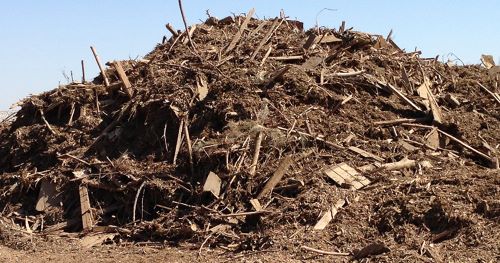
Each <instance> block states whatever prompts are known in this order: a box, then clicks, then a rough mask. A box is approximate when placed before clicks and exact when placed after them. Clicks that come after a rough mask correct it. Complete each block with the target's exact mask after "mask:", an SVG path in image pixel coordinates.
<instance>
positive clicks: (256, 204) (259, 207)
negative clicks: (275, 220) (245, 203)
mask: <svg viewBox="0 0 500 263" xmlns="http://www.w3.org/2000/svg"><path fill="white" fill-rule="evenodd" d="M250 204H251V205H252V206H253V208H254V209H255V211H262V210H263V208H262V205H261V204H260V202H259V200H258V199H251V200H250Z"/></svg>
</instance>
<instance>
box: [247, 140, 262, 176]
mask: <svg viewBox="0 0 500 263" xmlns="http://www.w3.org/2000/svg"><path fill="white" fill-rule="evenodd" d="M263 137H264V133H263V132H262V131H259V133H258V134H257V137H256V139H255V149H254V151H253V158H252V166H250V175H251V176H254V175H255V171H256V170H257V162H258V161H259V155H260V145H261V144H262V138H263Z"/></svg>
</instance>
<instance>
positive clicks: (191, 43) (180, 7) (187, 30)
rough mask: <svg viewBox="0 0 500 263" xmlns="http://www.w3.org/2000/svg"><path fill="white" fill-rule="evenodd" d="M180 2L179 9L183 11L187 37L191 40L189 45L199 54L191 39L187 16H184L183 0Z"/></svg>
mask: <svg viewBox="0 0 500 263" xmlns="http://www.w3.org/2000/svg"><path fill="white" fill-rule="evenodd" d="M178 2H179V9H180V11H181V16H182V22H184V28H185V29H186V34H187V37H188V40H189V44H190V45H191V47H192V48H193V51H194V52H195V53H198V51H196V47H195V46H194V43H193V40H192V39H191V36H190V35H189V29H188V25H187V22H186V16H185V15H184V9H183V8H182V0H179V1H178Z"/></svg>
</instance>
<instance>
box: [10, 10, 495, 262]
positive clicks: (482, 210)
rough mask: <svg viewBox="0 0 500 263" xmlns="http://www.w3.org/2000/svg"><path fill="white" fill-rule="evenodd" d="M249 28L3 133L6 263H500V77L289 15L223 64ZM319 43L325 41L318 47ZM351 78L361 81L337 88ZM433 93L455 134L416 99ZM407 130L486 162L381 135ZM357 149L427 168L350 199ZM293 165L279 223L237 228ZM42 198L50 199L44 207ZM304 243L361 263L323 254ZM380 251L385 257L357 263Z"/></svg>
mask: <svg viewBox="0 0 500 263" xmlns="http://www.w3.org/2000/svg"><path fill="white" fill-rule="evenodd" d="M243 20H244V17H236V18H226V19H223V20H220V21H216V20H214V19H209V20H207V22H206V23H204V24H200V25H197V26H196V30H195V31H194V34H193V37H192V39H193V41H194V43H195V44H196V50H194V49H193V48H192V47H191V46H190V45H189V43H188V39H187V38H186V37H185V34H182V35H180V36H179V37H172V38H171V39H169V40H168V41H166V42H165V43H164V44H160V45H158V46H157V47H156V48H155V49H154V50H153V51H152V52H151V53H150V54H149V55H147V56H146V60H141V61H122V62H121V63H122V64H123V65H124V68H125V72H126V74H127V76H128V78H129V79H130V82H131V83H132V92H133V94H132V96H131V97H129V96H128V95H127V92H126V89H124V88H123V87H122V84H121V81H120V79H119V77H118V75H117V72H116V71H115V70H114V68H108V69H107V70H106V75H107V76H108V78H109V79H110V82H111V85H110V86H109V87H105V86H104V85H103V76H102V75H101V76H98V77H97V78H96V79H95V80H94V81H93V82H92V83H84V84H78V83H71V84H69V85H65V86H61V87H59V88H58V89H55V90H52V91H48V92H46V93H44V94H41V95H38V96H33V97H30V98H28V99H26V100H24V101H22V102H20V106H21V109H20V111H19V112H18V113H17V115H16V116H15V118H11V119H7V120H6V121H2V124H1V126H0V176H1V178H2V180H1V182H0V208H1V209H2V214H1V216H2V218H1V220H2V225H3V226H2V232H1V234H2V235H1V237H2V239H1V243H2V244H3V245H4V247H2V248H1V250H0V251H1V254H0V259H1V257H3V255H4V253H7V252H8V253H9V256H6V257H5V260H13V261H15V260H16V259H17V257H18V256H19V257H27V258H30V259H33V260H35V259H39V260H42V261H51V260H53V261H76V260H82V261H83V260H86V259H89V258H91V259H92V260H94V259H95V260H96V261H132V262H135V261H137V262H141V261H150V260H155V261H156V260H160V259H164V260H165V259H166V260H167V261H169V262H170V261H172V262H175V261H178V262H191V261H195V260H200V258H202V259H203V260H206V261H217V262H221V261H224V260H229V261H232V260H242V261H244V260H250V261H251V260H254V261H257V260H260V261H263V262H276V261H282V262H288V261H293V260H296V261H301V260H311V261H320V262H321V261H324V262H331V261H332V260H333V261H339V262H348V261H350V260H353V259H354V260H360V261H363V260H365V261H366V260H375V261H377V262H378V261H380V262H441V261H447V262H448V261H457V262H495V261H498V260H499V258H500V246H499V242H498V240H500V231H499V230H500V227H499V218H500V212H499V211H500V203H499V197H500V195H499V192H500V187H499V186H500V184H499V180H500V177H499V175H500V173H499V170H498V169H497V170H495V169H491V168H490V167H491V165H492V161H493V160H494V158H495V157H496V156H497V153H496V151H497V149H498V147H499V144H500V125H499V120H500V105H499V104H498V103H496V101H495V99H494V98H493V96H491V95H490V94H488V93H486V92H485V91H484V90H483V89H481V88H480V87H479V84H482V85H484V86H485V87H488V88H489V89H491V90H492V91H493V92H498V91H497V90H496V87H497V86H498V83H497V79H498V76H497V75H494V74H492V72H495V70H494V69H495V68H493V70H488V69H486V68H484V67H482V66H479V65H470V66H456V65H452V64H450V63H448V64H443V63H441V62H438V61H437V60H435V59H425V58H421V57H420V55H419V53H418V52H413V53H406V52H405V51H403V50H401V49H399V48H398V47H397V45H396V44H395V43H394V42H393V41H392V40H390V39H387V40H384V39H383V38H382V37H380V36H376V35H369V34H366V33H362V32H356V31H353V30H346V29H344V28H340V29H314V30H309V31H307V32H304V31H303V29H302V24H301V23H300V22H298V21H292V20H286V19H281V18H276V19H275V20H270V21H264V20H256V19H252V20H250V21H249V23H248V26H247V27H246V29H244V30H243V31H242V34H241V39H238V41H237V42H236V45H235V46H234V48H233V49H232V50H229V51H227V49H228V46H229V43H231V41H232V40H233V39H234V38H235V36H236V35H238V34H237V32H238V31H239V30H240V28H241V27H242V25H243V24H244V23H243ZM268 32H269V33H270V34H268ZM314 35H316V36H317V38H316V44H315V45H312V46H307V45H305V43H307V40H308V39H313V37H311V36H314ZM266 36H270V37H269V39H266ZM327 40H328V41H327ZM260 43H263V46H262V47H261V48H260V49H259V50H257V48H258V47H259V46H260ZM268 50H270V55H269V57H267V58H266V52H267V51H268ZM291 56H298V57H294V58H292V57H291ZM252 58H254V59H252ZM261 63H262V65H260V64H261ZM346 72H347V73H352V75H351V76H345V75H342V74H340V75H339V74H338V73H346ZM426 79H428V80H429V81H430V83H431V86H430V87H429V88H430V90H431V91H432V93H433V94H434V96H435V97H436V101H437V104H438V105H439V108H440V110H441V111H442V115H443V121H442V122H441V123H439V122H438V120H436V119H433V115H432V112H431V111H429V110H426V104H425V101H424V100H423V99H422V98H421V97H420V96H418V94H417V92H416V90H417V88H418V87H419V86H421V85H422V84H423V83H425V80H426ZM390 87H396V88H397V89H399V90H400V91H401V92H402V93H403V94H404V96H405V97H407V98H408V100H410V101H412V102H413V103H414V104H415V106H410V105H409V103H408V102H405V101H404V100H402V99H401V98H400V97H398V96H396V94H394V93H393V92H391V90H390ZM205 91H207V93H206V95H205ZM450 95H451V96H453V97H455V98H456V99H457V100H458V102H459V104H454V103H453V102H452V100H450V99H449V96H450ZM417 108H420V109H422V110H417ZM397 118H418V122H419V124H421V125H426V126H427V127H428V126H432V127H434V128H435V129H439V130H441V131H444V132H446V133H448V134H451V135H453V136H454V137H456V138H458V139H460V140H461V141H464V142H465V143H466V144H468V145H470V146H471V147H473V148H474V149H477V150H478V151H479V152H480V154H478V153H474V152H473V151H470V150H468V149H465V148H464V147H463V146H462V145H460V144H458V143H456V142H455V141H450V140H449V139H447V137H445V136H444V135H442V134H441V135H440V140H441V143H440V148H434V150H431V149H429V147H425V145H423V144H425V143H427V142H426V140H427V139H426V138H427V136H428V135H429V131H430V129H428V128H426V127H424V126H420V127H418V126H408V125H399V124H396V125H392V126H391V125H390V126H381V125H377V124H375V122H378V121H386V120H393V119H397ZM182 124H186V127H185V129H184V127H182V126H181V125H182ZM179 128H180V129H179ZM186 130H187V131H188V132H189V134H186V132H185V131H186ZM179 131H180V133H179ZM259 132H262V133H263V134H264V136H263V137H264V139H263V141H262V147H261V149H260V156H259V158H258V162H257V169H256V174H255V175H252V174H251V173H250V172H249V171H250V169H251V166H252V155H253V152H254V145H255V140H256V139H255V138H256V137H257V134H258V133H259ZM179 134H180V135H182V136H179V138H180V139H181V141H180V142H181V144H180V147H179V152H178V158H177V159H176V162H175V164H173V160H174V156H177V154H176V145H177V144H178V143H177V139H178V135H179ZM348 138H350V139H348ZM188 139H189V140H188ZM408 143H410V144H412V145H413V147H410V146H408ZM190 145H191V147H190ZM350 146H356V147H358V148H361V149H363V150H365V151H367V152H370V153H372V154H374V155H376V156H377V157H376V159H380V158H382V159H383V161H384V162H385V163H390V162H396V161H400V160H403V159H404V158H408V159H411V160H415V161H416V162H417V163H418V165H417V166H416V167H412V168H407V169H400V170H395V171H387V170H383V169H376V170H374V171H371V172H366V173H363V175H364V176H366V177H367V178H368V179H369V180H370V181H371V184H370V185H368V186H366V187H364V188H361V189H359V190H354V189H353V188H352V187H350V186H349V185H338V184H336V183H335V182H334V181H333V180H331V179H330V178H329V177H327V176H325V175H324V173H322V170H323V169H324V168H325V167H327V166H330V165H334V164H339V163H342V162H345V163H347V164H348V165H350V166H352V167H361V166H363V165H367V164H373V163H374V162H375V161H374V160H373V157H368V158H367V157H366V156H365V157H364V156H360V155H359V154H355V153H353V152H352V151H349V150H348V147H350ZM431 148H432V147H431ZM304 153H308V154H309V155H307V156H306V157H304V158H299V157H300V156H302V155H303V154H304ZM481 155H482V156H481ZM286 156H291V157H293V158H294V160H295V161H294V162H293V163H292V166H291V167H290V168H289V169H288V170H287V171H286V174H285V176H284V177H283V178H282V179H281V181H280V182H279V184H278V185H276V187H274V189H273V191H271V193H270V194H267V195H265V196H264V197H261V198H259V201H260V203H261V204H262V205H263V206H265V211H264V212H262V213H260V214H254V215H247V216H238V215H234V214H237V213H242V212H254V208H253V207H252V205H251V204H250V200H251V199H254V198H256V197H257V196H258V195H259V193H260V191H261V190H262V189H263V188H264V186H265V185H266V182H267V181H268V180H269V178H270V177H271V176H272V175H273V173H274V172H275V171H276V169H277V168H278V166H279V164H280V162H281V161H282V160H283V159H284V158H285V157H286ZM429 163H430V164H431V166H428V165H424V164H429ZM209 172H214V173H216V174H217V175H218V176H219V177H220V179H221V182H222V185H221V196H220V198H219V199H216V198H215V197H214V196H213V195H212V194H211V193H206V192H203V184H204V183H205V180H206V177H207V175H208V174H209ZM42 185H46V187H47V188H51V187H52V188H53V189H52V190H53V194H50V195H48V200H47V201H46V202H44V208H43V209H38V210H36V209H35V207H36V204H37V203H38V204H39V203H40V202H41V201H40V200H41V199H40V197H41V196H43V194H40V192H44V191H46V190H47V189H45V188H44V187H42ZM79 186H86V187H87V188H88V191H89V196H90V202H91V207H92V215H93V220H94V227H93V228H92V230H84V231H82V221H81V220H82V219H81V210H80V205H81V203H80V201H79V193H78V187H79ZM41 188H44V189H43V190H44V191H41V190H42V189H41ZM339 199H343V200H345V201H346V204H345V205H344V206H343V207H342V208H340V209H339V212H338V214H337V215H336V216H335V218H334V219H333V220H332V221H331V222H330V223H329V224H328V226H327V228H326V229H325V230H321V231H319V230H312V226H314V225H315V224H316V222H317V221H318V220H319V218H320V217H321V216H322V215H323V214H324V213H325V212H326V211H327V210H328V209H329V208H330V207H331V205H332V204H335V202H337V201H338V200H339ZM134 218H135V219H136V220H135V221H134V220H133V219H134ZM105 234H114V235H113V236H112V237H111V240H109V239H108V240H104V245H102V246H101V245H100V242H99V244H96V245H97V246H96V247H94V248H92V249H82V244H81V241H82V240H85V238H86V237H89V236H92V235H105ZM374 244H378V245H374ZM304 245H305V246H309V247H314V248H317V249H322V250H326V251H341V252H345V253H348V254H349V255H348V256H325V255H319V254H317V253H313V252H310V251H306V250H304V249H303V248H302V246H304ZM369 245H372V246H371V247H378V248H379V249H378V251H371V252H370V253H367V254H365V255H362V256H361V254H363V253H362V252H364V251H366V247H367V246H369ZM7 247H8V248H7ZM158 247H161V249H157V248H158ZM177 247H180V248H179V249H178V248H177ZM200 247H201V248H202V249H201V252H202V256H201V257H200V258H198V257H197V253H198V249H199V248H200ZM363 248H365V249H363ZM360 251H361V252H360Z"/></svg>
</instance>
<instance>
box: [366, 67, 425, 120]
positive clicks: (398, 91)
mask: <svg viewBox="0 0 500 263" xmlns="http://www.w3.org/2000/svg"><path fill="white" fill-rule="evenodd" d="M364 76H366V77H367V78H368V79H371V80H374V81H376V82H377V83H378V85H381V86H383V87H386V88H387V89H389V90H390V91H392V92H394V93H396V95H397V96H398V97H399V98H401V99H402V100H403V101H404V102H406V103H407V104H408V105H410V106H411V107H412V108H414V109H415V110H417V111H423V110H422V109H421V108H420V107H419V106H417V105H416V104H415V103H414V102H413V101H411V100H410V99H409V98H408V97H406V96H405V95H404V94H403V93H402V92H401V91H400V90H399V89H398V88H396V87H394V86H393V85H391V84H390V83H386V82H384V81H381V80H379V79H377V78H376V77H375V76H372V75H370V74H367V73H365V74H364Z"/></svg>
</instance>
